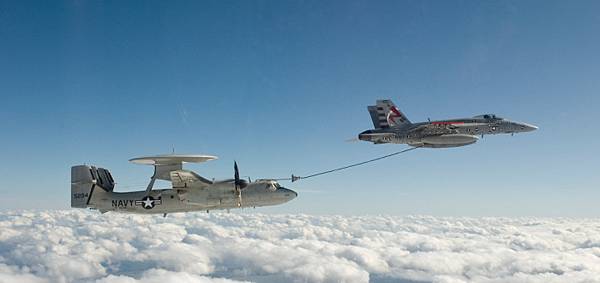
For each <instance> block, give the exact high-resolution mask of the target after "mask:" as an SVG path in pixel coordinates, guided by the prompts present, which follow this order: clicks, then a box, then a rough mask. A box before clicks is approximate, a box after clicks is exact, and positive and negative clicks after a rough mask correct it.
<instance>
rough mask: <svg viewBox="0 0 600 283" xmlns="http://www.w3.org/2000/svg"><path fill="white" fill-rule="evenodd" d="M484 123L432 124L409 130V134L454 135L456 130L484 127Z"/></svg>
mask: <svg viewBox="0 0 600 283" xmlns="http://www.w3.org/2000/svg"><path fill="white" fill-rule="evenodd" d="M485 125H486V124H485V123H451V122H432V123H430V124H423V125H420V126H418V127H416V128H414V129H412V130H411V132H421V133H422V134H424V135H428V136H436V135H446V134H455V133H456V129H459V128H463V127H473V126H485Z"/></svg>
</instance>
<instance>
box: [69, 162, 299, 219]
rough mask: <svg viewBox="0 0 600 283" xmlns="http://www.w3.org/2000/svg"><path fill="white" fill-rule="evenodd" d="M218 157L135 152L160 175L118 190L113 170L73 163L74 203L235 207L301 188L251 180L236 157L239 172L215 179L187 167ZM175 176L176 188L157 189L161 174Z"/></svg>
mask: <svg viewBox="0 0 600 283" xmlns="http://www.w3.org/2000/svg"><path fill="white" fill-rule="evenodd" d="M213 159H216V157H214V156H207V155H158V156H149V157H140V158H134V159H131V160H130V161H131V162H133V163H137V164H147V165H153V166H154V175H153V176H152V177H151V179H150V184H148V187H147V188H146V190H145V191H136V192H114V191H113V189H114V187H115V181H114V180H113V177H112V175H111V174H110V172H109V171H108V170H106V169H104V168H97V167H95V166H87V165H77V166H73V167H71V207H78V208H91V209H96V210H99V211H100V212H102V213H105V212H108V211H118V212H129V213H145V214H150V213H162V214H164V215H165V216H166V214H167V213H172V212H187V211H196V210H203V211H204V210H206V211H209V210H214V209H231V208H240V207H257V206H269V205H277V204H282V203H285V202H288V201H290V200H292V199H294V198H295V197H296V196H298V194H297V193H296V192H294V191H292V190H289V189H286V188H284V187H282V186H280V185H279V184H278V183H277V182H276V181H274V180H264V179H262V180H256V181H254V182H251V181H250V180H248V181H246V180H243V179H240V174H239V170H238V166H237V163H235V162H234V178H233V179H228V180H223V181H210V180H207V179H205V178H203V177H201V176H199V175H198V174H196V173H194V172H192V171H190V170H185V169H183V168H182V167H183V166H182V165H183V163H186V162H195V163H199V162H205V161H209V160H213ZM157 179H158V180H167V181H171V185H172V188H170V189H157V190H153V189H152V188H153V186H154V182H155V181H156V180H157Z"/></svg>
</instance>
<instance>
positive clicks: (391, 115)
mask: <svg viewBox="0 0 600 283" xmlns="http://www.w3.org/2000/svg"><path fill="white" fill-rule="evenodd" d="M367 109H368V110H369V113H370V114H371V120H373V125H374V126H375V129H372V130H367V131H364V132H362V133H360V134H359V135H358V139H359V140H362V141H369V142H372V143H374V144H382V143H397V144H407V145H410V146H414V147H428V148H447V147H458V146H465V145H470V144H473V143H475V142H477V140H479V137H480V136H481V137H483V136H484V135H495V134H515V133H521V132H531V131H534V130H537V128H538V127H536V126H534V125H531V124H527V123H520V122H514V121H510V120H507V119H504V118H500V117H498V116H496V115H494V114H484V115H478V116H475V117H472V118H460V119H451V120H440V121H427V122H420V123H411V122H410V121H409V120H408V118H406V115H404V113H402V112H401V111H400V110H399V109H398V108H396V106H395V105H394V103H393V102H392V101H391V100H377V103H376V105H372V106H368V107H367Z"/></svg>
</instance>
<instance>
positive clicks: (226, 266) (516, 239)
mask: <svg viewBox="0 0 600 283" xmlns="http://www.w3.org/2000/svg"><path fill="white" fill-rule="evenodd" d="M246 213H247V211H246V212H244V211H242V212H241V213H231V214H228V213H214V214H205V213H188V214H173V215H169V216H168V217H167V218H163V217H161V216H142V215H126V214H111V213H108V214H104V215H101V214H99V213H95V212H90V211H85V210H62V211H25V212H3V213H0V283H3V282H102V283H104V282H124V283H129V282H157V283H169V282H239V281H255V282H281V281H291V282H369V281H372V282H377V281H380V282H413V281H425V282H600V220H595V219H546V218H541V219H537V218H518V219H512V218H436V217H429V216H409V217H388V216H365V217H343V216H308V215H264V214H254V213H248V214H246Z"/></svg>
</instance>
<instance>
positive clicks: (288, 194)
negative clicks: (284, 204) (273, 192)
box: [281, 188, 298, 200]
mask: <svg viewBox="0 0 600 283" xmlns="http://www.w3.org/2000/svg"><path fill="white" fill-rule="evenodd" d="M281 190H282V191H283V195H284V196H285V197H286V198H289V200H292V199H295V198H296V197H297V196H298V193H297V192H294V191H292V190H290V189H286V188H281Z"/></svg>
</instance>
